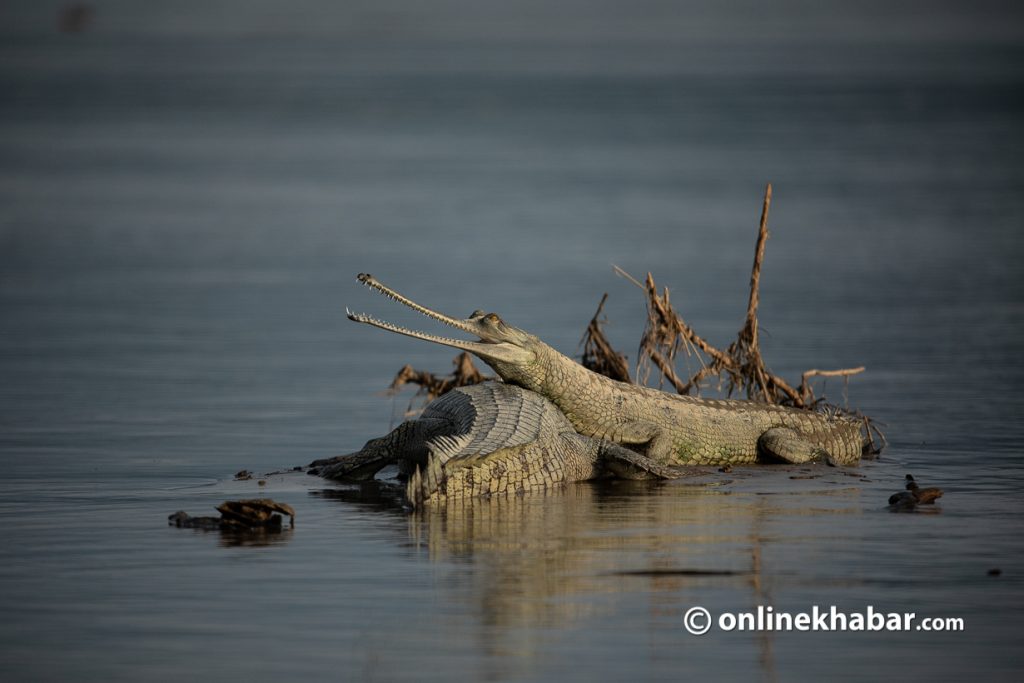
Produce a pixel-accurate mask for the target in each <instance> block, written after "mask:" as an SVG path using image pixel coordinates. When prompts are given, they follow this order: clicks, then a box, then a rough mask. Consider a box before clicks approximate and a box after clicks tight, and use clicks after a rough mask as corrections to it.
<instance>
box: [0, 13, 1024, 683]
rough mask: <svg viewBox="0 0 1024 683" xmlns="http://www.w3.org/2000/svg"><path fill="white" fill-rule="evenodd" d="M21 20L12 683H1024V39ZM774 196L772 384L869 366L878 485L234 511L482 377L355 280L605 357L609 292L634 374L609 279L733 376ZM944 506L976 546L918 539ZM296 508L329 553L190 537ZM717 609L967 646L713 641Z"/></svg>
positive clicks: (305, 535) (968, 22)
mask: <svg viewBox="0 0 1024 683" xmlns="http://www.w3.org/2000/svg"><path fill="white" fill-rule="evenodd" d="M6 5H7V6H6V8H5V9H4V10H3V11H2V12H3V18H4V21H3V27H2V28H0V36H2V40H0V464H2V470H3V473H4V476H3V478H2V482H0V522H2V527H3V529H4V536H5V538H6V539H7V540H6V541H5V542H4V543H3V544H2V546H0V612H2V614H3V615H4V619H3V620H2V623H0V677H2V678H3V679H4V680H68V679H75V680H96V681H101V680H102V681H111V680H171V679H182V678H184V679H189V680H193V679H194V680H217V679H221V680H223V679H227V680H282V679H284V680H295V679H297V678H299V677H304V678H309V679H341V680H382V681H394V680H452V679H456V680H463V679H465V680H495V681H518V680H565V679H571V680H576V679H587V680H623V679H625V678H627V677H629V678H631V679H632V678H636V679H640V680H645V679H646V680H679V679H683V678H686V677H707V676H713V677H715V678H725V677H736V678H738V677H741V676H742V677H745V678H750V677H755V678H759V679H764V680H774V679H779V680H790V679H794V678H796V679H800V678H804V679H820V678H822V677H825V676H840V677H842V676H843V675H854V674H857V675H858V676H860V677H868V676H870V677H873V678H878V677H881V676H885V677H893V678H906V679H908V680H917V679H926V678H927V679H934V678H949V677H952V678H962V677H964V676H966V675H971V676H979V677H984V678H987V679H1006V680H1011V679H1012V680H1019V676H1020V671H1021V667H1022V664H1024V655H1022V654H1021V652H1020V648H1019V645H1020V636H1019V633H1020V630H1021V628H1022V627H1024V619H1022V617H1021V611H1020V606H1021V605H1022V604H1024V581H1022V577H1024V536H1022V534H1021V527H1020V519H1021V513H1022V512H1024V510H1022V502H1024V494H1022V492H1021V491H1022V487H1024V470H1022V467H1021V454H1022V446H1021V443H1022V442H1024V423H1022V420H1021V415H1022V409H1024V399H1022V398H1021V394H1020V386H1021V384H1022V381H1024V361H1022V359H1021V353H1020V351H1021V344H1020V341H1019V339H1020V335H1021V332H1022V330H1024V306H1022V301H1024V278H1022V276H1021V268H1020V263H1021V257H1022V256H1024V248H1022V238H1021V235H1022V232H1021V230H1022V227H1024V164H1022V161H1021V159H1022V158H1024V131H1022V129H1021V121H1022V120H1024V95H1022V93H1024V88H1022V85H1024V70H1022V67H1024V50H1022V49H1021V44H1022V43H1021V40H1020V36H1019V35H1018V34H1017V30H1018V29H1016V28H1014V27H1015V26H1020V25H1024V24H1022V23H1021V22H1019V21H1015V20H1014V18H1013V17H1004V16H1002V15H1000V14H999V12H1000V11H1003V10H993V12H992V13H989V14H985V13H983V12H981V11H978V12H968V11H966V10H960V9H957V8H956V7H954V6H947V5H940V6H939V8H938V9H934V8H929V9H928V10H927V15H928V19H927V20H924V19H921V20H920V21H919V20H918V19H919V17H918V15H917V12H918V10H920V12H925V9H924V8H923V6H922V8H917V9H915V8H914V6H904V7H902V8H897V9H895V10H891V11H890V12H889V13H886V11H883V10H884V8H885V7H887V5H885V4H877V6H875V5H874V4H869V5H866V6H865V7H866V9H861V10H855V9H852V8H848V7H846V8H845V9H844V7H845V6H843V5H838V4H837V5H829V6H828V8H827V9H828V11H825V10H824V9H818V8H816V7H805V6H802V5H800V3H790V2H787V3H782V4H781V5H780V6H779V7H777V8H776V9H775V10H773V12H772V13H771V14H765V11H764V10H761V9H759V8H760V5H758V4H756V3H750V4H749V6H747V8H746V10H747V14H745V15H743V16H746V19H741V18H738V16H733V15H729V14H727V13H725V12H724V11H723V10H721V9H718V8H717V7H716V6H715V5H714V4H710V3H706V4H698V5H697V9H699V10H700V11H697V9H693V8H691V10H693V11H686V10H685V8H679V7H675V6H666V5H661V4H659V3H646V4H644V5H643V6H642V7H640V8H639V9H637V8H631V7H626V6H621V7H620V6H618V5H616V4H614V3H601V4H599V5H597V6H596V9H593V13H590V10H587V11H584V9H583V8H581V7H576V6H575V5H574V4H572V3H567V4H566V5H564V6H560V7H558V8H551V7H547V6H546V5H544V4H540V3H537V4H529V3H528V4H525V5H523V6H522V7H519V8H518V9H517V8H508V7H505V6H504V5H501V4H498V3H490V2H485V3H482V4H480V5H474V6H473V7H472V8H459V7H456V4H454V3H452V4H448V3H441V4H439V5H438V6H437V7H436V8H433V9H431V10H430V11H427V10H424V9H422V8H420V6H418V5H414V4H412V3H401V2H389V3H385V4H383V5H371V4H368V3H367V4H359V3H355V4H353V5H352V6H346V8H344V9H338V8H336V7H334V5H333V4H332V3H326V2H312V1H310V2H303V3H298V4H296V6H295V8H294V9H290V10H289V12H288V13H285V12H283V11H282V10H280V9H276V6H275V4H273V3H263V2H259V3H232V2H216V3H185V4H184V5H181V6H180V7H179V6H177V5H176V6H175V8H173V9H172V8H170V7H169V6H168V7H162V8H161V7H157V6H156V5H146V4H145V3H128V2H120V3H119V2H111V3H97V4H96V11H95V15H94V17H93V20H92V23H91V25H90V27H89V28H88V29H87V30H85V31H83V32H81V33H75V34H61V33H58V32H57V31H56V29H55V19H54V17H55V16H56V7H57V6H56V5H50V4H48V3H7V4H6ZM648 5H649V6H648ZM908 7H910V8H909V9H908ZM577 12H579V13H581V14H580V15H579V16H577V14H576V13H577ZM835 12H838V14H835V15H834V13H835ZM836 17H838V18H836ZM1018 19H1019V17H1018ZM768 181H771V182H772V183H773V184H774V202H773V206H772V213H771V218H770V227H771V231H772V236H771V239H770V240H769V242H768V245H767V255H766V261H765V268H764V272H763V274H762V289H761V299H762V304H761V327H762V334H763V336H764V338H763V350H764V353H765V356H766V359H767V361H768V363H769V365H770V366H771V367H772V369H773V370H775V371H776V372H778V373H779V374H782V375H783V376H785V377H789V378H794V379H795V378H798V376H799V373H800V372H802V371H803V370H805V369H808V368H810V367H818V368H838V367H852V366H857V365H865V366H866V367H867V371H866V372H865V373H864V374H862V375H859V376H857V377H855V378H852V379H851V381H850V382H849V385H848V386H844V385H843V384H842V383H839V382H830V383H828V384H826V385H825V387H824V390H825V392H826V393H827V395H828V396H829V397H830V398H832V399H833V400H836V401H839V402H843V401H848V402H849V404H850V405H852V406H856V407H858V408H860V409H862V410H863V411H864V412H866V413H868V414H870V415H872V416H874V417H875V418H876V419H878V420H880V421H881V422H883V423H885V425H886V427H885V430H886V433H887V436H888V439H889V447H888V448H887V449H886V451H885V452H884V453H883V455H882V457H881V458H880V459H879V460H877V461H871V462H866V463H865V464H863V465H862V466H861V467H859V468H856V469H850V470H841V469H827V468H784V467H762V468H737V469H736V470H735V471H733V472H731V473H717V472H713V473H711V474H709V475H708V476H707V477H705V478H704V479H703V480H701V481H688V480H684V481H681V482H674V483H667V484H662V485H648V484H643V485H641V484H615V483H584V484H579V485H574V486H571V487H568V488H566V489H564V490H559V491H555V492H552V493H550V494H545V495H529V496H524V497H518V498H517V497H513V498H509V499H497V500H490V501H477V502H473V503H469V504H466V505H464V506H460V507H457V508H453V509H451V510H448V511H447V512H446V513H437V512H435V513H433V514H418V515H410V514H407V513H405V512H403V511H402V510H401V509H400V508H398V507H396V506H395V505H394V504H393V503H392V502H389V501H391V498H390V497H389V495H388V494H387V491H382V490H377V489H376V488H375V487H364V488H363V489H355V488H351V487H339V486H330V485H325V484H324V483H323V482H321V481H319V480H317V479H315V478H312V477H308V476H305V475H303V474H301V473H289V474H277V475H272V476H268V477H266V478H265V479H264V481H265V482H266V483H265V484H264V485H263V486H260V485H259V484H258V479H253V480H250V481H234V480H233V474H234V473H235V472H237V471H239V470H242V469H248V470H251V471H254V472H258V473H264V472H270V471H275V470H280V469H287V468H290V467H292V466H295V465H302V464H306V463H308V462H310V461H311V460H313V459H315V458H319V457H324V456H328V455H334V454H336V453H343V452H348V451H352V450H355V449H357V448H358V447H359V446H361V445H362V443H363V442H364V441H365V440H366V439H368V438H371V437H374V436H379V435H382V434H384V433H385V432H386V431H387V430H388V429H389V428H390V427H391V426H393V425H394V424H396V423H397V421H399V420H400V419H401V415H402V413H403V411H404V409H405V408H406V407H407V405H408V403H409V400H410V397H409V395H408V394H403V395H401V396H398V397H390V396H386V395H385V394H384V393H383V391H382V390H383V389H384V388H385V387H386V385H387V384H388V382H389V381H390V379H391V377H392V375H393V374H394V373H395V372H396V371H397V370H398V369H399V368H400V367H401V366H402V365H403V364H404V363H407V362H408V363H412V364H413V365H415V366H416V367H420V368H425V369H430V370H433V371H435V372H445V371H447V370H448V369H449V367H450V366H449V363H450V359H451V357H452V355H453V354H452V353H450V352H449V350H446V349H444V348H441V347H435V346H432V345H429V344H424V343H419V342H415V341H413V340H410V339H407V338H403V337H398V336H395V335H388V334H385V333H383V332H380V331H377V330H372V329H370V328H368V327H365V326H360V325H356V324H353V323H351V322H349V321H347V320H346V318H345V316H344V307H345V306H346V305H348V306H350V307H352V308H354V309H358V310H367V311H369V312H373V313H375V314H377V315H379V316H381V317H385V318H387V319H391V320H394V321H396V322H399V323H404V324H410V325H415V326H417V327H420V328H427V329H432V330H434V331H437V330H436V328H433V327H431V325H430V324H429V322H428V321H425V320H424V319H420V318H418V317H417V316H415V314H412V313H409V312H407V311H404V310H400V308H401V307H399V306H396V305H394V304H392V303H390V302H388V301H387V300H385V299H383V298H381V297H377V296H375V295H373V294H372V293H370V292H368V291H367V290H365V289H363V288H362V287H360V286H359V285H358V283H357V282H356V281H355V275H356V274H357V273H359V272H363V271H366V272H371V273H373V274H374V275H376V276H377V277H378V278H379V279H381V280H382V281H383V282H385V283H387V284H389V285H391V286H393V287H395V288H396V289H398V290H399V291H402V292H404V293H406V294H408V295H410V296H412V297H413V298H415V299H416V300H418V301H421V302H423V303H425V304H427V305H430V306H433V307H436V308H438V309H440V310H442V311H446V312H449V313H451V314H453V315H464V314H466V313H468V312H469V311H471V310H473V309H476V308H481V309H486V310H494V311H497V312H499V313H500V314H501V315H503V316H504V317H505V318H506V319H508V320H509V321H511V322H512V323H513V324H516V325H518V326H520V327H523V328H524V329H527V330H529V331H531V332H533V333H535V334H537V335H539V336H540V337H542V338H543V339H544V340H545V341H547V342H548V343H550V344H551V345H553V346H555V347H556V348H559V349H560V350H562V351H563V352H565V353H567V354H575V353H577V352H578V349H577V345H578V342H579V338H580V335H581V334H582V332H583V329H584V328H585V326H586V324H587V321H588V320H589V319H590V316H591V315H592V314H593V311H594V309H595V308H596V306H597V302H598V301H599V299H600V297H601V294H602V293H604V292H609V294H610V299H609V303H608V306H607V308H606V311H607V313H608V317H609V320H610V323H609V327H608V330H607V331H608V334H609V336H610V337H611V339H612V341H613V343H615V344H616V345H617V346H618V347H619V348H621V349H623V350H624V351H625V352H626V353H627V354H628V355H629V357H630V360H631V361H632V360H634V359H635V354H636V351H635V349H636V345H637V342H638V340H639V336H640V331H641V329H642V324H643V319H644V310H643V302H642V299H641V297H640V293H639V292H638V291H637V290H636V289H635V288H634V287H633V286H632V285H630V284H629V283H628V282H627V281H626V280H624V279H622V278H619V277H617V276H615V275H614V273H613V271H612V264H616V265H619V266H621V267H623V268H625V269H626V270H627V271H630V272H632V273H633V274H635V275H643V274H644V273H646V272H647V271H648V270H650V271H652V272H653V273H654V274H655V277H656V278H657V280H658V282H659V284H662V285H667V286H669V287H670V288H671V289H672V293H673V302H674V304H675V305H676V307H677V308H678V309H679V310H680V311H681V312H682V313H683V315H684V316H685V317H686V318H687V320H688V322H689V323H691V324H692V325H693V326H694V327H695V328H696V329H697V330H698V331H699V332H700V333H701V334H703V335H704V336H705V337H706V338H708V339H709V340H711V341H712V343H716V344H718V345H721V346H723V347H724V346H727V345H728V343H729V342H730V341H731V340H732V338H733V337H734V335H735V333H736V331H737V330H738V329H739V327H740V325H741V323H742V316H743V312H744V310H745V306H746V294H747V279H748V277H749V269H750V263H751V259H752V254H753V246H754V239H755V236H756V228H757V220H758V217H759V212H760V203H761V194H762V192H763V189H764V185H765V183H766V182H768ZM692 363H693V361H691V368H692ZM684 365H685V362H684ZM907 473H912V474H913V475H914V476H915V477H916V478H917V480H918V481H919V482H921V484H922V485H925V486H939V487H941V488H943V489H944V491H945V495H944V497H943V498H942V499H941V500H940V501H939V503H938V505H936V506H935V508H934V509H930V510H927V511H921V512H918V513H911V514H894V513H892V512H890V511H888V510H887V509H886V501H887V499H888V497H889V495H890V494H891V493H893V492H895V491H897V490H899V489H901V488H902V485H903V477H904V475H905V474H907ZM255 496H268V497H272V498H274V499H275V500H278V501H281V502H286V503H289V504H290V505H292V506H294V507H295V508H296V511H297V520H296V526H295V528H294V529H293V530H290V531H287V532H285V533H282V534H280V535H276V536H272V537H268V538H266V539H263V540H262V541H256V540H253V539H249V540H247V541H246V540H244V539H237V538H231V537H226V536H225V537H222V536H221V535H220V534H218V533H208V532H197V531H192V530H179V529H175V528H170V527H168V526H167V525H166V517H167V515H168V514H170V513H172V512H174V511H175V510H179V509H184V510H187V511H189V512H191V513H192V514H214V513H213V507H214V506H215V505H217V504H219V503H220V502H222V501H223V500H227V499H237V498H243V497H255ZM995 569H998V570H999V572H1000V573H999V575H998V576H992V575H990V570H995ZM694 606H703V607H705V608H707V609H708V610H709V611H710V613H711V614H712V615H714V616H716V617H717V616H718V615H720V614H722V613H726V612H729V613H738V612H746V611H751V610H756V609H757V608H758V606H761V607H763V608H766V607H769V606H770V607H772V609H773V610H774V611H776V612H791V613H799V612H810V611H811V610H812V609H813V608H814V607H815V606H818V607H820V608H821V609H823V610H828V609H829V608H830V607H831V606H836V607H837V609H839V610H842V611H845V612H858V611H859V612H864V611H865V610H867V608H868V606H872V607H873V608H874V609H875V610H876V611H881V612H901V613H902V612H914V613H916V614H917V615H918V616H919V617H922V618H923V617H956V618H961V619H963V621H964V630H963V631H952V632H942V633H934V632H923V631H910V632H884V631H882V632H879V631H870V632H858V633H851V632H845V633H843V632H828V633H820V632H818V633H799V632H785V631H761V632H751V631H742V632H741V631H732V632H726V631H723V630H721V629H719V628H717V627H716V628H713V629H712V630H711V632H709V633H708V634H706V635H703V636H694V635H690V634H689V633H688V632H687V631H686V630H685V629H684V628H683V617H684V614H685V613H686V612H687V610H689V609H690V608H691V607H694Z"/></svg>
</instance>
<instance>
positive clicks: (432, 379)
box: [388, 351, 494, 415]
mask: <svg viewBox="0 0 1024 683" xmlns="http://www.w3.org/2000/svg"><path fill="white" fill-rule="evenodd" d="M452 363H453V364H454V365H455V370H454V371H453V372H452V373H451V374H450V375H441V376H439V375H435V374H434V373H432V372H427V371H426V370H417V369H416V368H414V367H413V366H411V365H405V366H403V367H402V369H401V370H399V371H398V373H397V374H396V375H395V378H394V379H393V380H391V385H390V386H388V393H389V394H391V395H394V394H397V393H398V392H399V391H400V390H401V389H402V387H403V386H405V385H406V384H415V385H417V386H419V389H417V390H416V393H415V394H413V398H412V401H410V402H409V408H408V410H406V414H409V415H411V414H415V413H416V412H417V410H416V409H414V407H413V406H414V403H415V402H416V399H417V398H422V399H423V400H422V404H423V405H426V404H427V403H430V402H431V401H433V400H434V399H435V398H437V397H438V396H440V395H442V394H447V393H448V392H449V391H451V390H452V389H455V388H457V387H465V386H469V385H470V384H479V383H480V382H486V381H488V380H493V379H494V377H490V376H487V375H484V374H483V373H482V372H480V371H479V370H478V369H477V367H476V366H475V365H473V356H471V355H469V353H467V352H465V351H463V352H462V353H460V354H459V355H457V356H456V357H455V359H454V360H453V361H452Z"/></svg>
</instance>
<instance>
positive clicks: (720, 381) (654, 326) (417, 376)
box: [390, 184, 885, 454]
mask: <svg viewBox="0 0 1024 683" xmlns="http://www.w3.org/2000/svg"><path fill="white" fill-rule="evenodd" d="M771 198H772V186H771V185H770V184H769V185H768V186H767V187H766V188H765V194H764V202H763V204H762V208H761V221H760V225H759V229H758V234H757V245H756V247H755V249H754V265H753V268H752V269H751V273H750V295H749V298H748V299H747V312H746V317H745V319H744V323H743V327H742V328H741V329H740V331H739V334H738V336H737V338H736V341H734V342H733V343H732V344H730V345H729V347H728V348H726V349H725V350H724V351H723V350H721V349H719V348H717V347H715V346H714V345H712V344H711V343H709V342H708V341H707V340H706V339H704V338H703V337H701V336H700V335H698V334H697V333H696V332H695V331H694V330H693V328H692V327H690V326H689V325H688V324H687V323H686V321H685V320H684V319H683V317H682V316H681V315H679V313H678V312H677V311H676V310H675V308H673V307H672V303H671V298H670V292H669V289H668V287H665V288H663V289H662V290H661V291H660V293H659V290H658V287H657V285H656V284H655V282H654V276H653V275H652V274H651V273H647V277H646V278H645V279H644V281H643V282H640V281H639V280H638V279H637V278H635V277H633V276H632V275H630V274H629V273H627V272H625V271H624V270H622V269H621V268H618V267H617V266H616V267H615V271H616V272H617V273H618V274H619V275H621V276H622V277H624V278H626V279H627V280H629V281H630V282H632V283H633V284H634V285H636V286H637V287H639V288H640V289H642V290H643V291H644V296H645V299H646V303H647V323H646V324H645V326H644V330H643V334H642V335H641V338H640V349H639V353H638V355H637V363H636V382H637V383H639V384H645V385H646V384H648V383H649V380H650V375H651V372H652V370H653V369H655V368H656V369H657V371H658V373H659V375H660V377H661V381H662V383H664V382H667V383H668V384H670V385H671V386H672V387H673V388H674V389H675V390H676V392H678V393H680V394H691V393H693V392H699V391H700V389H701V388H702V387H705V386H709V385H711V384H712V383H714V384H715V386H716V388H717V389H719V390H721V391H724V392H725V393H726V394H727V395H728V396H733V395H741V396H743V397H745V398H748V399H751V400H755V401H764V402H766V403H775V404H779V405H786V406H791V407H794V408H800V409H804V410H824V411H829V412H833V413H836V414H843V415H847V416H851V417H855V418H858V419H860V420H863V422H864V433H865V435H866V436H867V438H868V440H869V441H870V444H871V445H870V451H871V453H873V454H878V453H880V452H881V451H882V448H883V447H884V446H885V436H884V435H883V434H882V432H881V430H880V429H879V427H878V425H877V423H875V422H874V421H872V420H871V419H870V418H869V417H867V416H865V415H863V414H861V413H859V412H857V411H856V410H851V409H850V408H848V407H846V406H838V405H835V404H831V403H828V402H826V401H825V400H824V398H818V397H816V396H815V394H814V389H813V386H812V380H813V378H819V377H820V378H829V377H841V378H842V379H843V381H844V383H845V382H847V381H848V379H849V377H851V376H852V375H856V374H859V373H861V372H864V367H855V368H843V369H838V370H818V369H812V370H807V371H806V372H804V373H803V374H802V375H801V377H800V384H799V385H798V386H797V387H794V386H793V385H792V384H790V383H789V382H787V381H786V380H785V379H783V378H782V377H780V376H778V375H776V374H774V373H773V372H771V370H769V369H768V367H767V365H766V364H765V362H764V358H763V357H762V356H761V348H760V342H759V337H758V331H759V327H758V319H757V308H758V304H759V303H760V284H761V267H762V264H763V262H764V252H765V244H766V243H767V241H768V236H769V233H768V210H769V208H770V206H771ZM607 299H608V294H607V293H605V294H604V295H603V296H602V297H601V302H600V303H599V304H598V306H597V311H596V312H595V313H594V316H593V318H591V320H590V323H589V324H588V325H587V329H586V331H585V332H584V334H583V338H582V339H581V340H580V346H581V347H582V349H583V351H582V356H581V363H582V364H583V365H584V366H585V367H587V368H589V369H590V370H593V371H594V372H598V373H600V374H602V375H606V376H608V377H611V378H612V379H616V380H619V381H621V382H633V379H632V378H631V377H630V373H629V365H628V363H627V361H626V356H624V355H623V354H622V353H620V352H618V351H616V350H615V348H614V347H613V346H612V345H611V343H609V341H608V339H607V338H606V337H605V335H604V330H603V326H604V325H605V324H606V322H607V320H606V319H605V318H604V317H602V311H603V310H604V304H605V302H606V301H607ZM680 350H682V351H683V352H684V353H685V354H686V355H687V356H690V357H693V358H696V359H697V360H698V361H699V362H700V368H699V369H698V370H697V371H696V372H694V373H692V374H690V375H689V376H688V377H685V378H684V377H680V375H679V373H678V372H677V371H676V369H675V361H676V357H677V355H678V354H679V351H680ZM455 365H456V370H455V372H454V373H453V374H452V375H449V376H446V377H437V376H435V375H433V374H431V373H429V372H425V371H421V370H415V369H414V368H412V367H411V366H409V365H406V366H405V367H403V368H402V369H401V370H400V371H399V372H398V374H397V375H396V376H395V379H394V380H393V381H392V383H391V387H390V390H391V391H397V390H398V388H399V387H401V386H402V385H404V384H407V383H413V384H418V385H419V386H420V389H419V391H418V392H417V396H426V398H427V400H430V399H433V398H435V397H437V396H440V395H441V394H443V393H445V392H446V391H450V390H451V389H453V388H455V387H458V386H464V385H466V384H473V383H475V382H482V381H485V380H487V379H493V378H491V377H484V376H483V375H482V374H480V372H479V371H478V370H477V369H476V368H475V367H474V366H473V363H472V360H471V358H470V356H469V354H467V353H461V354H459V356H458V357H456V359H455Z"/></svg>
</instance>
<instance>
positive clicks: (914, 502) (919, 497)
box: [889, 474, 942, 512]
mask: <svg viewBox="0 0 1024 683" xmlns="http://www.w3.org/2000/svg"><path fill="white" fill-rule="evenodd" d="M941 497H942V489H940V488H935V487H929V488H921V487H920V486H918V485H917V482H916V481H914V477H913V475H910V474H908V475H907V485H906V490H905V491H899V492H898V493H894V494H892V495H891V496H889V509H890V510H892V511H893V512H911V511H913V510H916V509H917V506H919V505H932V504H934V503H935V501H936V500H938V499H939V498H941Z"/></svg>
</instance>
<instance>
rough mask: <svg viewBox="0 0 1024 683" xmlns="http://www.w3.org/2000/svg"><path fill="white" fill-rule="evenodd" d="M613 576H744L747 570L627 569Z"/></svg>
mask: <svg viewBox="0 0 1024 683" xmlns="http://www.w3.org/2000/svg"><path fill="white" fill-rule="evenodd" d="M613 574H614V576H745V575H747V574H750V572H747V571H734V570H731V569H686V568H680V569H629V570H625V571H620V572H613Z"/></svg>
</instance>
